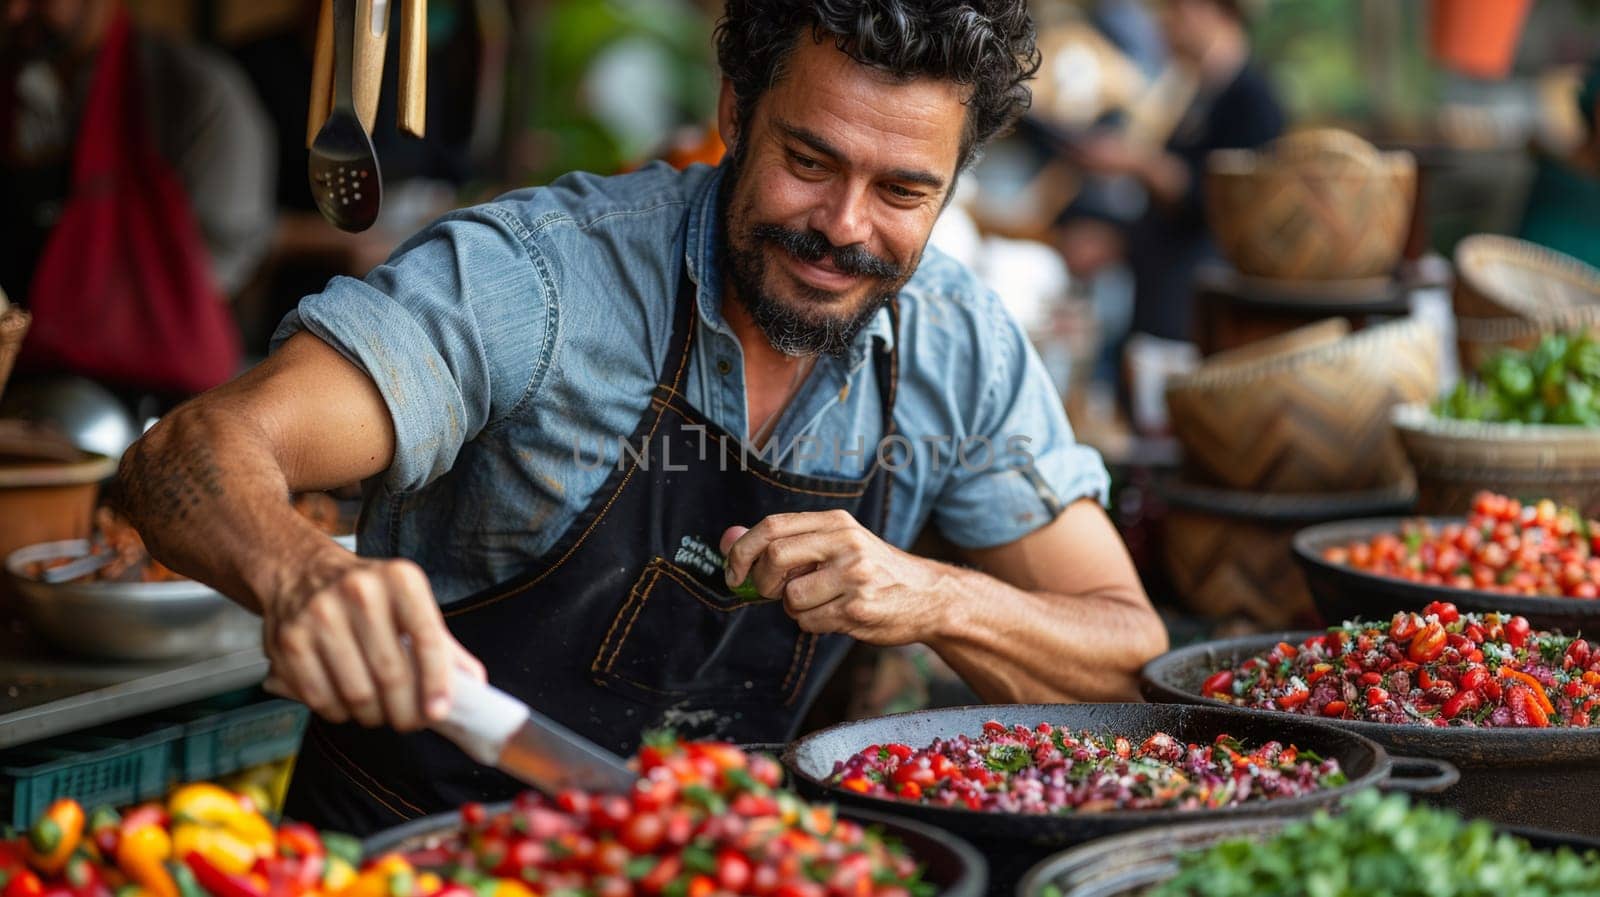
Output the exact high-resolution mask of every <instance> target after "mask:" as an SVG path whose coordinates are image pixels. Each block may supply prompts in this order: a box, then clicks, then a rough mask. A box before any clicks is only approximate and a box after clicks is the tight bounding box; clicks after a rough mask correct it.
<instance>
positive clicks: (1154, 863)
mask: <svg viewBox="0 0 1600 897" xmlns="http://www.w3.org/2000/svg"><path fill="white" fill-rule="evenodd" d="M1291 821H1292V820H1290V819H1287V818H1284V817H1276V818H1273V817H1265V818H1258V819H1230V820H1227V821H1218V822H1192V823H1188V824H1186V825H1173V826H1162V827H1160V828H1150V829H1144V830H1143V831H1138V832H1129V833H1127V834H1123V835H1117V836H1115V837H1111V838H1102V839H1100V840H1098V841H1095V842H1094V843H1092V844H1084V845H1081V846H1079V847H1074V848H1072V849H1070V850H1067V851H1063V852H1062V853H1058V854H1056V855H1055V856H1052V857H1050V858H1049V859H1046V860H1044V861H1043V862H1041V863H1040V864H1039V865H1037V866H1034V867H1033V868H1032V869H1031V870H1029V871H1028V874H1027V875H1025V876H1023V878H1022V883H1021V884H1020V885H1018V886H1017V892H1016V897H1043V892H1044V888H1045V886H1047V885H1055V887H1056V888H1057V890H1058V892H1059V893H1060V895H1061V897H1136V895H1138V894H1141V893H1143V892H1144V890H1145V889H1146V888H1150V887H1153V886H1155V885H1158V884H1160V883H1162V882H1164V881H1166V880H1167V879H1169V878H1171V877H1172V876H1173V875H1174V874H1176V873H1177V871H1178V861H1177V860H1178V855H1179V854H1181V853H1187V852H1189V851H1196V850H1205V849H1206V848H1209V847H1212V846H1214V845H1216V844H1219V843H1221V842H1223V841H1228V840H1233V839H1236V838H1248V839H1250V840H1253V841H1264V840H1266V839H1268V838H1271V837H1272V836H1274V835H1276V834H1277V833H1278V832H1279V830H1281V829H1282V828H1283V827H1284V826H1286V825H1288V824H1289V823H1290V822H1291ZM1502 828H1503V829H1504V830H1506V831H1509V832H1510V833H1511V834H1514V835H1517V836H1519V837H1522V838H1525V839H1526V840H1527V841H1528V842H1529V843H1530V844H1531V845H1533V846H1534V847H1535V848H1538V849H1540V850H1554V849H1556V848H1558V847H1571V848H1573V849H1575V850H1578V851H1579V852H1582V851H1586V850H1594V849H1596V848H1600V844H1597V843H1596V842H1594V841H1589V840H1585V839H1582V838H1573V837H1570V836H1562V835H1555V834H1551V833H1549V832H1537V831H1532V830H1519V829H1516V828H1505V827H1502Z"/></svg>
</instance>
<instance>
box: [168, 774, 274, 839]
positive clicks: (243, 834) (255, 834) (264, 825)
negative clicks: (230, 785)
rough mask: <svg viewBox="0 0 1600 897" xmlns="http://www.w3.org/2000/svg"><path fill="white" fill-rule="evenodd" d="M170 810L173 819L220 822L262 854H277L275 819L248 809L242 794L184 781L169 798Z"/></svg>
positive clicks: (223, 826)
mask: <svg viewBox="0 0 1600 897" xmlns="http://www.w3.org/2000/svg"><path fill="white" fill-rule="evenodd" d="M167 812H169V813H171V814H172V820H173V822H174V823H177V824H181V823H185V822H194V823H200V824H202V825H209V826H217V827H220V828H224V829H227V830H228V831H230V832H233V833H234V834H235V835H238V836H239V837H240V838H241V839H243V840H244V842H245V843H246V844H248V845H250V848H251V849H252V850H254V851H255V852H256V855H257V856H260V857H272V856H275V855H277V850H278V846H277V837H276V834H275V833H274V831H273V829H272V823H270V822H268V821H267V820H266V817H264V816H262V815H261V814H260V813H257V812H254V811H252V810H248V809H246V808H245V806H244V804H243V803H242V802H241V801H240V800H239V796H238V795H236V794H234V793H233V792H231V791H229V790H228V789H226V788H223V787H222V786H220V785H213V784H211V783H210V782H197V783H195V784H192V785H184V786H183V787H181V788H179V789H178V790H177V791H174V792H173V793H172V796H171V797H170V798H168V800H167Z"/></svg>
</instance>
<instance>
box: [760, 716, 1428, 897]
mask: <svg viewBox="0 0 1600 897" xmlns="http://www.w3.org/2000/svg"><path fill="white" fill-rule="evenodd" d="M989 720H996V721H998V722H1001V723H1004V724H1005V725H1007V726H1010V725H1015V724H1023V725H1027V726H1035V725H1038V724H1039V723H1042V722H1043V723H1050V724H1051V725H1053V726H1062V727H1067V728H1070V729H1072V730H1074V731H1078V730H1089V731H1092V732H1097V733H1098V732H1104V733H1107V734H1114V735H1121V736H1124V737H1126V738H1128V739H1129V740H1130V741H1134V742H1135V743H1137V742H1138V741H1141V740H1143V739H1144V738H1147V737H1149V736H1150V735H1153V734H1155V733H1156V732H1158V731H1162V732H1167V733H1168V734H1170V735H1172V736H1174V737H1176V738H1177V739H1178V740H1180V741H1183V742H1186V743H1195V744H1203V743H1210V742H1211V741H1213V740H1214V739H1215V738H1216V737H1217V736H1218V735H1221V734H1224V733H1226V734H1228V735H1233V736H1236V737H1238V738H1240V739H1242V740H1243V741H1244V742H1245V743H1246V744H1251V745H1254V744H1260V743H1262V742H1266V741H1272V740H1276V741H1280V742H1283V743H1284V744H1292V745H1294V746H1296V747H1299V748H1301V749H1304V750H1311V751H1315V752H1317V753H1318V754H1320V755H1322V756H1323V757H1332V758H1337V759H1338V761H1339V765H1340V767H1341V768H1343V769H1344V771H1345V774H1346V775H1347V776H1348V777H1349V779H1350V781H1349V783H1348V784H1346V785H1342V786H1340V787H1337V788H1329V789H1325V790H1322V791H1319V792H1316V793H1314V794H1308V795H1304V796H1302V797H1295V798H1285V799H1282V800H1271V801H1260V802H1254V803H1247V804H1242V805H1240V806H1237V807H1228V808H1224V809H1217V810H1188V811H1183V810H1139V811H1126V812H1122V811H1106V812H1102V813H1082V814H1070V813H1069V814H1061V815H1048V816H1046V815H1023V814H1005V813H986V812H982V811H976V810H968V809H966V808H964V807H963V808H961V809H956V808H950V807H929V806H922V805H919V804H912V803H907V802H903V801H899V800H894V799H890V798H878V797H868V796H866V795H861V794H855V793H853V792H850V791H846V790H844V789H842V788H836V787H829V786H827V785H824V784H823V780H824V779H826V778H827V777H828V776H830V775H832V774H833V769H834V764H835V763H836V762H837V761H841V760H844V759H845V758H847V757H849V756H850V755H852V754H855V753H856V752H858V751H860V750H861V749H862V748H865V747H868V746H870V745H873V744H886V743H889V742H901V743H904V744H908V745H911V746H912V747H922V746H924V745H927V744H930V743H932V742H933V740H934V739H935V738H944V737H949V736H953V735H961V734H965V735H973V736H976V735H978V734H979V733H981V732H982V731H983V724H984V723H985V722H988V721H989ZM783 765H784V767H785V768H787V769H788V770H789V773H790V775H791V776H792V778H793V780H794V785H795V789H796V790H798V791H799V792H800V793H802V794H805V795H807V796H809V797H814V798H825V799H827V800H831V801H834V802H836V803H839V804H841V805H843V806H849V807H865V808H870V809H872V810H875V811H878V812H882V813H890V814H893V815H895V816H898V817H902V818H906V819H912V820H916V821H918V822H925V823H929V824H931V825H935V826H938V827H939V828H942V829H944V830H946V831H949V832H953V833H955V834H956V835H959V836H961V837H962V838H965V839H967V840H968V841H971V842H972V843H973V845H974V846H976V847H977V848H978V849H979V850H981V851H982V852H983V853H984V855H985V856H986V857H988V859H989V882H990V893H991V894H1006V895H1009V894H1010V893H1011V891H1012V890H1013V888H1014V887H1015V886H1016V883H1017V881H1018V880H1019V879H1020V878H1021V876H1022V874H1023V873H1024V872H1026V871H1027V870H1028V868H1029V867H1030V866H1032V865H1033V864H1034V863H1036V862H1038V861H1039V860H1040V859H1043V858H1044V857H1045V856H1047V855H1048V854H1050V853H1053V852H1055V851H1056V850H1059V849H1061V848H1063V847H1070V846H1072V845H1074V844H1081V843H1083V842H1085V841H1089V840H1092V839H1094V838H1099V837H1103V836H1105V835H1110V834H1116V833H1118V832H1125V831H1128V830H1130V829H1136V828H1146V827H1149V826H1155V825H1170V824H1173V823H1177V822H1181V821H1186V820H1194V819H1234V818H1241V817H1254V816H1299V815H1303V814H1305V813H1308V812H1310V811H1311V810H1312V809H1314V808H1316V807H1321V806H1325V805H1328V804H1331V803H1333V802H1335V801H1337V800H1338V799H1339V798H1341V797H1344V796H1345V795H1347V794H1349V793H1351V792H1353V791H1357V790H1359V789H1361V788H1365V787H1369V786H1373V785H1384V786H1386V787H1390V788H1394V789H1396V790H1405V791H1416V790H1424V789H1429V788H1444V787H1448V786H1449V785H1451V784H1452V783H1454V782H1455V778H1456V772H1455V770H1454V769H1452V768H1450V767H1449V765H1448V764H1442V763H1434V762H1431V761H1413V760H1411V759H1409V758H1391V757H1390V755H1389V754H1388V753H1387V752H1386V751H1385V750H1384V749H1383V748H1382V747H1381V746H1380V745H1378V744H1376V743H1374V742H1372V741H1370V740H1368V739H1366V738H1363V737H1362V736H1359V735H1356V734H1354V733H1351V732H1344V731H1340V730H1338V729H1335V728H1333V727H1331V726H1325V725H1322V724H1320V723H1319V722H1317V721H1316V720H1311V719H1286V718H1279V717H1271V718H1265V717H1262V716H1259V715H1256V714H1250V713H1241V712H1239V711H1237V710H1233V709H1231V708H1226V709H1216V708H1205V707H1185V706H1175V705H1166V706H1161V705H1150V704H1070V705H1064V704H1001V705H992V706H980V707H957V708H951V709H944V710H927V711H918V712H914V713H902V714H897V715H894V716H885V717H879V718H877V719H868V720H861V721H858V722H850V723H843V724H840V725H837V726H833V727H831V728H827V729H823V730H821V731H819V732H816V733H813V734H811V735H808V736H806V737H804V738H802V739H800V740H799V741H796V742H795V743H794V744H791V745H790V746H789V748H788V750H786V751H785V752H784V754H783ZM1402 772H1405V773H1412V774H1416V775H1420V776H1422V777H1421V778H1410V777H1401V776H1400V773H1402ZM1391 776H1393V778H1391Z"/></svg>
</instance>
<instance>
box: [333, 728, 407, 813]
mask: <svg viewBox="0 0 1600 897" xmlns="http://www.w3.org/2000/svg"><path fill="white" fill-rule="evenodd" d="M313 734H314V735H315V736H316V739H315V740H316V743H317V748H318V749H319V750H321V751H322V752H323V753H324V754H325V755H326V756H327V757H328V759H330V760H332V761H333V768H334V770H335V771H336V772H338V773H339V774H340V775H342V776H344V777H345V778H346V779H349V780H350V783H351V784H352V785H355V786H356V787H357V788H360V789H361V790H362V791H364V792H366V794H367V796H368V797H370V798H372V799H373V800H375V801H377V802H378V803H380V804H383V808H384V809H385V810H388V811H389V812H391V813H393V814H394V815H396V816H398V817H400V818H401V819H407V820H409V819H415V818H417V817H418V816H422V815H424V813H423V810H422V808H421V807H418V806H417V805H415V804H413V803H411V802H410V801H408V800H406V799H405V798H403V797H401V796H400V795H398V794H395V793H394V792H393V791H390V790H389V789H387V788H384V787H383V785H382V784H381V783H379V782H378V781H377V780H376V779H372V778H371V777H370V776H368V775H367V773H366V770H363V769H362V768H361V767H359V766H357V765H355V762H354V761H352V760H351V759H350V758H349V757H347V756H346V755H345V753H344V752H343V751H341V750H339V747H338V746H337V745H335V744H334V743H333V742H332V741H330V740H328V738H327V737H326V736H325V735H323V734H322V733H321V732H320V731H314V732H313ZM352 773H360V774H361V775H362V776H363V777H365V778H367V779H369V780H371V781H372V783H373V784H374V785H376V786H377V787H378V788H379V789H381V790H382V791H383V792H384V794H387V795H389V796H390V797H392V798H394V799H395V800H397V801H399V802H400V803H402V804H404V805H405V806H406V807H407V808H409V809H411V810H413V811H415V815H411V814H407V813H403V812H401V811H400V810H397V809H395V807H394V805H393V804H391V803H389V802H388V801H386V800H384V799H383V798H382V797H381V796H380V795H379V794H378V793H377V792H375V791H373V790H372V789H371V788H369V787H367V785H366V784H365V783H363V782H362V781H361V779H359V778H357V777H356V776H355V775H353V774H352Z"/></svg>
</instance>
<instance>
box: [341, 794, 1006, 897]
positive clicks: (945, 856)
mask: <svg viewBox="0 0 1600 897" xmlns="http://www.w3.org/2000/svg"><path fill="white" fill-rule="evenodd" d="M509 806H510V805H509V804H499V805H496V806H493V807H489V808H488V811H489V813H491V814H494V813H500V812H503V811H505V810H506V809H507V807H509ZM839 815H840V816H842V817H843V818H846V819H851V820H854V821H856V822H859V823H862V824H863V825H869V826H875V827H877V828H878V829H879V830H880V831H882V832H883V834H884V835H886V836H888V837H890V838H893V839H895V840H897V841H899V842H900V843H901V844H904V845H905V846H906V848H907V849H908V850H910V851H911V854H912V855H913V856H915V857H916V858H917V862H919V863H921V864H922V866H923V878H924V879H925V880H926V881H928V882H930V883H931V884H934V885H936V886H937V887H938V888H939V891H938V893H939V897H983V895H984V893H985V891H986V888H987V886H988V873H989V868H988V863H986V862H985V861H984V859H983V856H982V855H981V854H979V853H978V852H977V851H976V850H974V849H973V848H972V845H970V844H967V843H966V842H964V841H962V840H961V839H960V838H957V837H955V836H954V835H951V834H950V833H949V832H944V831H940V830H939V829H937V828H934V827H933V826H930V825H924V824H922V823H919V822H915V821H912V820H909V819H901V818H898V817H894V816H888V815H885V814H881V813H873V812H871V811H866V810H856V809H851V810H847V811H841V812H840V814H839ZM460 825H461V815H460V814H459V813H439V814H436V815H433V816H425V817H423V818H421V819H413V820H412V821H410V822H407V823H405V824H403V825H399V826H396V827H394V828H391V829H385V830H384V831H381V832H379V833H377V834H375V835H373V836H372V837H370V838H368V839H367V840H365V841H363V842H362V844H361V848H362V855H363V856H366V857H369V858H370V857H376V856H379V855H382V854H385V853H396V852H397V853H411V852H413V851H418V850H427V849H431V848H433V847H437V846H439V845H441V844H444V843H447V842H448V841H449V840H450V838H451V837H452V836H454V835H455V834H456V833H457V832H458V831H460Z"/></svg>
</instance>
